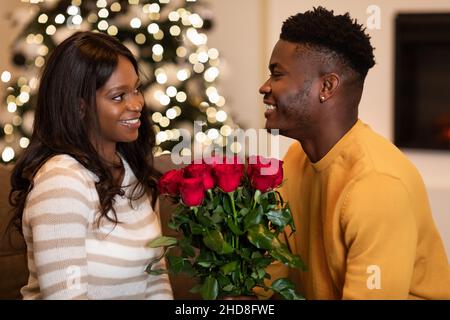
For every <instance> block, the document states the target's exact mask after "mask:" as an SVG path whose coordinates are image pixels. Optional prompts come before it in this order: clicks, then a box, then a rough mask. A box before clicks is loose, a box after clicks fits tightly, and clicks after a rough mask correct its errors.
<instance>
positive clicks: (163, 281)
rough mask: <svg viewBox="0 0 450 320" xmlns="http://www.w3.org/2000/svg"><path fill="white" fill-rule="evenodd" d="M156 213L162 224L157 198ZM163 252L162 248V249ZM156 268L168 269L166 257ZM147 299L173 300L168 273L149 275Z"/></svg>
mask: <svg viewBox="0 0 450 320" xmlns="http://www.w3.org/2000/svg"><path fill="white" fill-rule="evenodd" d="M154 211H155V214H156V216H157V218H158V224H159V225H160V226H161V217H160V210H159V199H158V200H156V204H155V210H154ZM161 254H162V250H161ZM154 268H155V269H167V265H166V261H165V259H162V260H161V261H159V262H158V263H157V264H155V267H154ZM145 293H146V299H147V300H172V299H173V293H172V286H171V284H170V279H169V276H168V275H167V274H162V275H159V276H153V275H149V277H148V281H147V290H146V291H145Z"/></svg>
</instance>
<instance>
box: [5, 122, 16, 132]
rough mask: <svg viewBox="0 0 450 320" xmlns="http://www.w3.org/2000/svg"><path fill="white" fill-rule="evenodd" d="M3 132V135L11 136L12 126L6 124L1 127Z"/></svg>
mask: <svg viewBox="0 0 450 320" xmlns="http://www.w3.org/2000/svg"><path fill="white" fill-rule="evenodd" d="M3 131H4V132H5V134H11V133H13V131H14V127H13V126H12V124H10V123H7V124H5V126H4V127H3Z"/></svg>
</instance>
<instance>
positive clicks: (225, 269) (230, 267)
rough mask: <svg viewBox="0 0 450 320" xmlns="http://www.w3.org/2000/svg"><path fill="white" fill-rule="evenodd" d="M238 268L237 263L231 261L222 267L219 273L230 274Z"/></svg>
mask: <svg viewBox="0 0 450 320" xmlns="http://www.w3.org/2000/svg"><path fill="white" fill-rule="evenodd" d="M238 266H239V261H231V262H229V263H227V264H225V265H223V266H221V267H220V271H222V273H223V274H224V275H227V274H230V273H231V272H232V271H234V270H236V268H237V267H238Z"/></svg>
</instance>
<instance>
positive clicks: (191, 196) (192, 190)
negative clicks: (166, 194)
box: [180, 177, 205, 207]
mask: <svg viewBox="0 0 450 320" xmlns="http://www.w3.org/2000/svg"><path fill="white" fill-rule="evenodd" d="M180 192H181V199H183V203H184V204H185V205H187V206H189V207H196V206H199V205H201V204H202V202H203V198H204V197H205V186H204V184H203V179H202V178H200V177H197V178H184V179H183V180H182V181H181V184H180Z"/></svg>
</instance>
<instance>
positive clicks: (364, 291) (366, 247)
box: [341, 174, 417, 299]
mask: <svg viewBox="0 0 450 320" xmlns="http://www.w3.org/2000/svg"><path fill="white" fill-rule="evenodd" d="M341 214H342V215H341V224H342V229H343V230H344V241H345V245H346V247H347V250H348V251H347V270H346V274H345V283H344V289H343V296H342V298H343V299H407V297H408V293H409V288H410V282H411V278H412V274H413V266H414V259H415V250H416V243H417V228H416V220H415V216H414V211H413V208H412V207H411V201H410V198H409V194H408V192H407V190H406V188H405V187H404V185H403V184H402V183H401V182H400V181H399V180H397V179H396V178H394V177H391V176H387V175H383V174H372V175H370V176H368V177H365V178H362V179H361V180H359V181H357V182H356V183H355V184H354V185H353V187H352V188H351V190H350V191H349V193H348V194H347V198H346V199H345V203H344V206H343V208H342V212H341Z"/></svg>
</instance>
